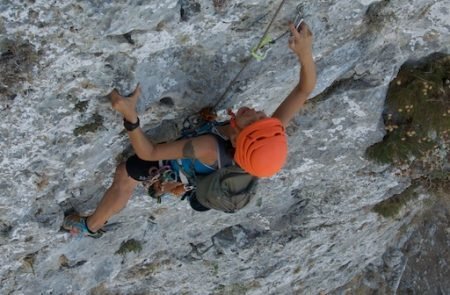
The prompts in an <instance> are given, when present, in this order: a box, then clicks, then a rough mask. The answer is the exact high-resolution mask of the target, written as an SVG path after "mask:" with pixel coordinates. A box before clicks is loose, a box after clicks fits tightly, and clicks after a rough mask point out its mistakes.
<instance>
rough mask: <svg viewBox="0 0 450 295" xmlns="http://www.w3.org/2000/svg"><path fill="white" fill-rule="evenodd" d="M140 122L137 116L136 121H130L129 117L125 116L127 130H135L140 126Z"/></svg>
mask: <svg viewBox="0 0 450 295" xmlns="http://www.w3.org/2000/svg"><path fill="white" fill-rule="evenodd" d="M139 123H140V121H139V117H137V121H136V123H131V122H130V121H127V119H125V118H123V127H125V129H126V130H127V131H133V130H134V129H136V128H138V127H139Z"/></svg>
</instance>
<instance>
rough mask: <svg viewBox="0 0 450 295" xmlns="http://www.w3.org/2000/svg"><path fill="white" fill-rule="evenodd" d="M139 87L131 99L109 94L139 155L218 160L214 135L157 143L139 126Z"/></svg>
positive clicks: (150, 158) (149, 157)
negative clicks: (137, 109)
mask: <svg viewBox="0 0 450 295" xmlns="http://www.w3.org/2000/svg"><path fill="white" fill-rule="evenodd" d="M140 93H141V92H140V87H139V85H138V86H137V87H136V89H135V90H134V92H133V93H132V94H131V95H130V96H129V97H123V96H121V95H120V94H119V92H118V91H117V90H113V92H111V94H110V95H109V97H110V99H111V105H112V107H113V109H115V110H116V111H118V112H119V113H121V114H122V116H123V118H124V119H125V120H126V121H125V124H124V125H125V128H126V129H127V131H128V137H129V138H130V142H131V145H132V146H133V149H134V151H135V152H136V155H137V156H138V157H139V158H140V159H142V160H145V161H159V160H169V159H181V158H191V159H198V160H200V161H202V162H203V163H206V164H212V163H215V161H216V160H217V142H216V140H215V138H214V137H213V136H211V135H203V136H199V137H196V138H192V139H182V140H177V141H174V142H169V143H162V144H154V143H152V142H151V140H150V139H149V138H148V137H147V136H146V135H145V133H144V132H143V131H142V129H141V128H140V127H139V119H138V115H137V112H136V103H137V101H138V99H139V95H140Z"/></svg>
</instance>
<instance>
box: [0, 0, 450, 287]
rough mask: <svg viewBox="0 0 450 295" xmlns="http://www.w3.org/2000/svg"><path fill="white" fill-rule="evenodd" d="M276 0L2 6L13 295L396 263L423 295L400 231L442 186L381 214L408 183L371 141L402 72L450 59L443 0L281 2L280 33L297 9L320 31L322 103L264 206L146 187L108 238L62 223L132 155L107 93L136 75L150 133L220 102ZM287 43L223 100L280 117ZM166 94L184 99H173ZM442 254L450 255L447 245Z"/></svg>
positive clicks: (309, 274) (335, 276)
mask: <svg viewBox="0 0 450 295" xmlns="http://www.w3.org/2000/svg"><path fill="white" fill-rule="evenodd" d="M299 4H300V6H298V5H299ZM277 5H278V2H268V1H241V0H220V1H219V0H217V1H216V0H213V1H210V0H198V1H195V0H186V1H184V0H183V1H178V2H176V1H165V0H162V1H129V0H128V1H126V0H120V1H51V2H50V1H44V0H33V1H28V0H22V1H8V0H2V1H1V2H0V33H1V36H0V52H1V58H0V67H1V68H0V69H1V77H0V114H1V116H2V119H1V123H0V138H1V141H0V163H1V165H0V175H1V179H0V189H1V190H0V191H1V195H0V213H1V214H0V248H1V251H0V262H1V264H0V280H1V283H0V286H1V287H0V290H1V293H2V294H37V293H40V294H71V293H72V294H319V293H320V292H325V293H326V292H333V290H334V292H336V293H339V294H341V293H343V292H345V290H344V289H343V288H342V287H343V286H345V285H347V284H348V283H349V282H351V281H352V280H353V281H352V282H355V281H356V280H357V279H356V278H357V277H358V276H363V275H364V274H365V273H367V267H369V268H370V267H372V266H373V268H376V267H378V266H377V265H383V264H385V265H387V266H388V268H390V269H392V272H389V274H388V275H386V276H385V277H386V278H388V279H387V281H386V282H387V283H386V286H388V287H387V288H386V292H388V293H389V292H395V290H397V289H398V288H400V289H398V290H402V292H403V291H405V290H408V288H410V289H411V288H412V289H415V288H416V289H417V290H425V291H424V292H425V293H426V292H427V291H426V290H427V289H421V287H419V286H418V285H411V284H412V283H411V282H413V281H414V279H415V278H414V274H410V277H411V282H409V283H408V282H403V281H402V280H401V276H402V274H404V273H406V274H408V273H410V269H411V268H409V267H408V266H407V260H408V259H406V256H405V254H402V253H403V252H402V250H399V249H401V248H402V247H403V246H404V245H406V246H405V247H408V246H407V244H408V243H406V242H405V239H403V240H402V239H401V238H400V237H401V236H402V235H404V234H405V232H404V231H403V230H401V229H404V228H405V227H408V226H410V225H411V224H414V222H415V221H416V220H417V218H416V216H418V214H419V213H420V212H422V211H423V210H424V209H423V208H424V207H426V204H427V202H426V200H428V199H430V196H429V195H428V194H427V193H423V194H422V195H421V198H419V199H418V200H414V201H412V202H410V203H409V204H408V205H407V206H406V207H405V208H404V209H403V210H402V212H401V214H400V216H398V217H397V218H395V219H385V218H382V217H380V216H379V215H378V214H376V213H374V212H372V211H371V208H372V207H373V206H374V205H375V204H377V203H379V202H380V201H382V200H384V199H386V198H389V197H390V196H392V195H394V194H396V193H399V192H401V191H402V190H403V189H404V188H405V187H407V186H408V185H409V183H410V179H409V178H407V177H403V176H398V175H396V174H395V169H393V168H392V167H390V166H388V165H385V166H379V165H376V164H374V163H372V162H370V161H368V160H367V159H366V158H365V157H364V151H365V150H366V148H367V147H368V146H370V145H372V144H373V143H375V142H377V141H379V140H380V139H381V138H382V137H383V135H384V129H383V126H382V124H381V113H382V109H383V102H384V98H385V94H386V90H387V86H388V83H389V82H390V80H391V79H392V78H393V77H394V76H395V75H396V72H397V71H398V69H399V68H400V66H401V65H402V64H403V63H404V62H405V61H408V60H415V59H420V58H422V57H424V56H427V55H429V54H431V53H434V52H444V53H449V44H450V33H449V30H450V20H449V18H448V15H449V7H450V1H448V0H441V1H430V0H399V1H370V0H368V1H366V0H365V1H362V0H361V1H302V2H299V1H287V3H286V4H285V6H284V7H283V9H282V10H281V13H280V15H279V17H278V18H277V19H276V21H275V23H274V25H273V27H272V29H271V35H272V36H274V37H276V36H280V35H281V34H283V33H284V32H285V30H286V23H287V21H288V20H290V19H293V18H294V17H295V11H296V8H297V6H298V8H299V11H300V12H301V13H302V14H303V16H304V18H305V20H306V21H307V22H308V23H309V24H310V26H311V27H312V30H313V32H314V35H315V45H314V53H315V59H316V62H317V66H318V78H319V79H318V84H317V87H316V90H315V92H314V96H316V95H317V97H316V98H314V99H312V100H311V102H310V103H309V104H308V105H307V107H306V108H305V109H304V111H302V112H301V114H299V116H298V117H297V118H296V119H295V122H293V123H292V125H291V126H290V127H289V130H288V132H289V135H290V137H289V144H290V155H289V161H288V164H287V165H286V167H285V169H284V170H283V171H282V172H281V173H280V174H279V175H278V176H276V177H274V178H272V179H270V180H262V181H260V185H259V189H258V191H257V194H256V196H255V199H254V202H253V203H252V204H251V205H250V206H248V207H247V208H245V209H244V210H242V211H240V212H239V213H236V214H232V215H230V214H225V213H219V212H211V211H209V212H207V213H195V212H193V211H192V210H191V209H189V208H188V204H187V203H186V202H182V201H178V200H175V199H170V198H168V199H164V200H163V203H162V204H156V203H155V202H154V201H153V200H150V199H149V198H148V197H147V196H146V195H145V192H144V191H143V190H142V189H138V190H137V191H136V193H135V196H134V197H133V199H132V200H131V201H130V202H129V204H128V207H127V208H126V209H125V210H123V211H122V212H121V213H120V214H119V215H118V216H116V217H115V218H113V220H111V223H113V224H114V225H113V226H111V227H114V230H113V231H111V232H110V233H108V234H107V235H105V236H104V237H103V238H102V239H99V240H92V239H81V240H73V239H71V238H70V237H69V235H68V234H66V233H63V232H61V231H60V225H61V222H62V219H63V214H64V210H66V209H68V208H70V207H73V208H75V209H76V210H78V211H80V212H85V213H89V212H91V211H92V210H93V209H94V208H95V205H96V204H97V202H98V201H99V199H100V198H101V196H102V193H103V192H104V191H105V190H106V188H107V187H108V185H109V184H110V183H111V180H112V175H113V172H114V168H115V166H116V164H117V163H118V162H119V161H121V159H122V158H123V156H122V154H123V152H124V150H126V149H127V148H128V147H127V145H128V141H127V138H126V135H125V134H124V133H123V132H122V125H121V119H120V117H119V115H118V114H116V113H114V112H113V111H112V110H111V108H110V106H109V104H108V101H107V99H106V98H105V94H107V93H108V92H109V91H111V89H112V88H113V87H117V88H119V89H120V90H121V91H123V92H125V93H126V92H127V91H131V90H132V89H133V87H134V86H135V84H136V83H137V82H138V81H139V82H141V85H142V88H143V94H142V97H141V100H140V104H139V108H140V112H141V114H142V115H141V121H142V122H144V123H145V126H146V128H153V127H156V126H157V125H158V124H159V123H161V122H162V121H163V120H170V119H175V121H176V120H180V119H181V118H183V117H184V116H186V114H189V113H191V112H193V111H196V110H198V109H199V108H200V107H202V106H204V105H205V104H208V103H214V102H216V101H217V98H218V97H220V95H221V94H222V93H223V91H224V90H225V88H226V86H227V84H228V82H229V81H231V79H232V78H233V77H234V76H235V75H236V73H237V72H238V71H239V70H240V69H241V67H242V65H243V63H245V61H246V59H247V58H248V56H249V51H250V49H251V48H252V47H253V46H255V44H256V42H257V41H258V40H259V38H260V37H261V34H262V33H263V31H264V28H265V26H266V25H267V24H268V22H269V21H270V18H271V16H272V15H273V13H274V11H275V10H276V8H277ZM286 43H287V40H286V37H284V38H282V39H280V40H279V41H277V43H275V44H273V45H272V47H271V51H270V52H269V54H268V57H267V58H266V60H264V61H263V62H261V63H256V62H253V63H251V64H250V66H249V67H248V68H247V69H246V71H245V72H244V73H243V74H242V75H241V76H240V78H239V80H238V82H237V83H236V84H235V85H234V87H233V89H232V91H231V92H230V93H229V94H228V95H227V96H226V99H225V100H224V101H223V102H222V103H221V104H220V107H221V108H225V107H227V106H233V107H238V106H241V105H251V106H255V107H258V108H262V109H265V110H266V111H267V112H268V113H270V112H272V111H273V110H274V109H275V108H276V107H277V105H278V103H279V102H280V101H281V100H282V99H283V98H284V97H285V96H286V95H287V94H288V93H289V91H290V90H291V89H292V87H293V86H294V85H295V83H296V82H297V80H298V71H299V68H298V64H297V61H296V59H295V57H294V56H293V55H292V54H291V53H290V52H289V50H288V48H287V46H286ZM319 94H320V95H319ZM164 97H170V98H171V102H173V105H172V104H171V103H167V99H166V100H165V102H166V103H163V104H161V103H160V102H159V100H160V99H162V98H164ZM163 102H164V100H163ZM166 122H167V121H166ZM169 125H170V124H169ZM170 126H173V125H170ZM447 216H448V215H447ZM447 220H448V219H447ZM440 224H441V225H440V226H443V227H445V226H447V229H444V231H441V230H437V231H436V233H439V234H438V236H439V237H443V235H445V234H446V235H447V236H448V222H447V223H445V222H444V223H440ZM428 230H432V229H428ZM419 231H420V230H419ZM424 235H425V236H426V237H427V239H428V238H429V237H434V236H435V234H433V233H424ZM436 235H437V234H436ZM127 241H133V243H130V242H128V243H127ZM440 241H444V239H443V238H442V239H440ZM447 241H448V239H447ZM137 242H139V243H140V244H139V243H137ZM444 244H445V243H443V244H442V245H444ZM124 245H131V246H129V247H130V250H129V251H126V250H124V249H123V248H122V247H123V246H124ZM447 245H448V244H447ZM443 247H445V246H443ZM119 250H120V251H119ZM413 252H414V251H413ZM411 255H415V254H411ZM417 255H419V254H417ZM419 256H420V255H419ZM420 257H422V258H423V259H424V261H425V264H428V263H433V262H431V261H433V260H434V259H433V257H432V255H431V256H426V255H425V256H420ZM418 259H419V258H418ZM416 262H417V260H416ZM434 263H443V265H446V264H448V256H447V259H444V260H439V262H436V261H435V262H434ZM410 265H411V267H414V265H413V264H410ZM440 271H441V270H439V268H436V272H440ZM355 284H356V283H355ZM436 286H437V285H436ZM340 288H341V289H340ZM436 288H437V287H436ZM439 288H441V289H439V290H440V291H439V292H442V293H449V292H450V290H449V289H448V288H449V286H448V284H441V285H439ZM339 290H342V291H339ZM429 290H432V289H429ZM433 290H438V289H433ZM405 292H406V291H405ZM418 294H424V293H422V292H419V291H418Z"/></svg>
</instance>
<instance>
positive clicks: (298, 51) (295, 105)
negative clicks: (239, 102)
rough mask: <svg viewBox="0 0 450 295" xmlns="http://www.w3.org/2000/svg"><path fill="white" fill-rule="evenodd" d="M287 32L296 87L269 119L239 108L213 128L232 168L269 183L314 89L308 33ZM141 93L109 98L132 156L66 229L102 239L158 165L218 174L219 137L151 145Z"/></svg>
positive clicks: (199, 202)
mask: <svg viewBox="0 0 450 295" xmlns="http://www.w3.org/2000/svg"><path fill="white" fill-rule="evenodd" d="M289 27H290V31H291V36H290V38H289V44H288V47H289V48H290V49H291V50H292V51H293V52H294V54H295V55H296V56H297V58H298V61H299V63H300V66H301V67H300V79H299V82H298V84H297V85H296V86H295V87H294V89H293V90H292V91H291V92H290V94H289V95H288V96H287V97H286V98H285V99H284V100H283V102H282V103H281V104H280V105H279V106H278V108H277V109H276V110H275V112H274V113H273V114H272V115H271V116H268V115H267V114H266V113H264V112H263V111H258V110H255V109H253V108H250V107H241V108H240V109H239V110H238V111H237V112H236V114H234V113H232V112H231V113H230V114H231V119H230V121H229V122H228V123H227V124H224V125H221V126H217V128H216V130H215V131H216V134H217V135H219V136H220V137H221V138H222V139H224V141H226V142H228V143H230V144H231V146H232V150H233V154H232V160H233V161H232V163H233V164H232V165H236V166H238V167H239V168H240V169H242V170H243V171H245V173H246V174H248V175H250V176H252V177H257V178H260V177H270V176H272V175H274V174H276V173H277V172H278V171H279V170H280V169H281V168H282V166H283V165H284V163H285V160H286V157H287V137H286V133H285V128H286V126H287V125H288V124H289V122H290V121H291V119H292V118H293V117H294V116H295V115H296V114H297V113H298V111H299V110H300V109H301V108H302V106H303V105H304V103H305V101H306V100H307V99H308V97H309V95H310V94H311V92H312V91H313V89H314V87H315V84H316V68H315V63H314V60H313V56H312V40H313V36H312V33H311V31H310V29H309V27H308V25H307V24H306V23H304V22H303V23H302V24H301V25H300V27H299V28H298V30H297V29H296V28H295V26H294V25H293V24H290V25H289ZM140 93H141V91H140V87H139V85H138V86H137V87H136V89H135V90H134V92H133V93H132V94H131V95H130V96H129V97H124V96H121V95H120V94H119V92H118V91H117V90H113V91H112V92H111V93H110V94H109V98H110V100H111V105H112V108H113V109H114V110H116V111H117V112H119V113H120V114H121V115H122V116H123V118H124V127H125V129H126V130H127V133H128V136H129V139H130V142H131V145H132V147H133V149H134V151H135V155H134V156H131V157H130V158H129V159H128V160H127V161H126V162H124V163H121V164H120V165H119V166H118V167H117V169H116V172H115V175H114V180H113V183H112V185H111V186H110V187H109V189H108V190H107V191H106V193H105V194H104V196H103V198H102V199H101V201H100V203H99V204H98V206H97V208H96V210H95V212H94V213H93V214H92V215H90V216H87V217H82V216H80V215H77V214H74V215H68V216H67V217H65V219H64V223H63V228H64V229H66V230H68V231H71V232H72V233H75V234H80V235H83V236H90V237H94V238H97V237H100V236H101V235H102V230H101V229H102V227H103V226H104V225H105V223H106V222H107V221H108V219H110V218H111V217H112V216H113V215H115V214H117V213H118V212H119V211H121V210H122V209H123V208H124V207H125V206H126V204H127V202H128V200H129V199H130V198H131V196H132V194H133V191H134V189H135V188H136V186H137V185H138V184H139V183H141V182H142V181H145V180H148V178H149V177H151V175H149V173H150V172H149V171H152V170H151V169H152V167H155V166H157V165H158V161H161V160H172V159H190V161H191V164H192V166H193V169H194V171H195V173H197V174H209V173H212V172H214V171H215V170H217V169H218V165H217V163H218V160H219V156H220V155H219V149H218V145H220V144H221V142H222V141H223V140H222V141H219V140H218V139H217V138H218V137H217V136H213V135H211V134H206V135H201V136H198V137H193V138H183V139H179V140H176V141H173V142H167V143H160V144H154V143H152V141H151V140H150V139H149V138H147V136H146V135H145V133H144V131H143V130H142V129H141V128H140V121H139V117H138V113H137V111H136V104H137V101H138V99H139V96H140ZM160 189H161V190H164V188H161V187H160ZM172 189H173V188H172ZM191 206H193V208H194V209H195V208H197V209H198V208H200V209H199V210H198V211H204V210H208V209H210V208H214V207H213V206H212V205H211V206H210V205H209V203H206V202H205V201H203V202H202V200H201V199H198V200H195V199H194V200H191Z"/></svg>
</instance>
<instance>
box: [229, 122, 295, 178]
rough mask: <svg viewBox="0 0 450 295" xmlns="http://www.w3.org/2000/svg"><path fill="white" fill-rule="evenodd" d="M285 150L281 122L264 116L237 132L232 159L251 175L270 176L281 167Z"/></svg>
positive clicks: (285, 155) (285, 143) (284, 157)
mask: <svg viewBox="0 0 450 295" xmlns="http://www.w3.org/2000/svg"><path fill="white" fill-rule="evenodd" d="M287 152H288V147H287V138H286V133H285V131H284V127H283V124H282V123H281V121H280V120H278V119H276V118H265V119H262V120H259V121H256V122H255V123H252V124H250V125H249V126H247V127H245V128H244V129H242V131H241V132H240V133H239V134H238V136H237V139H236V151H235V154H234V160H235V162H236V163H237V164H238V165H239V166H240V167H241V168H242V169H244V170H245V171H246V172H248V173H249V174H251V175H254V176H257V177H270V176H272V175H274V174H275V173H277V172H278V171H279V170H280V169H281V168H282V167H283V165H284V163H285V162H286V158H287Z"/></svg>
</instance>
